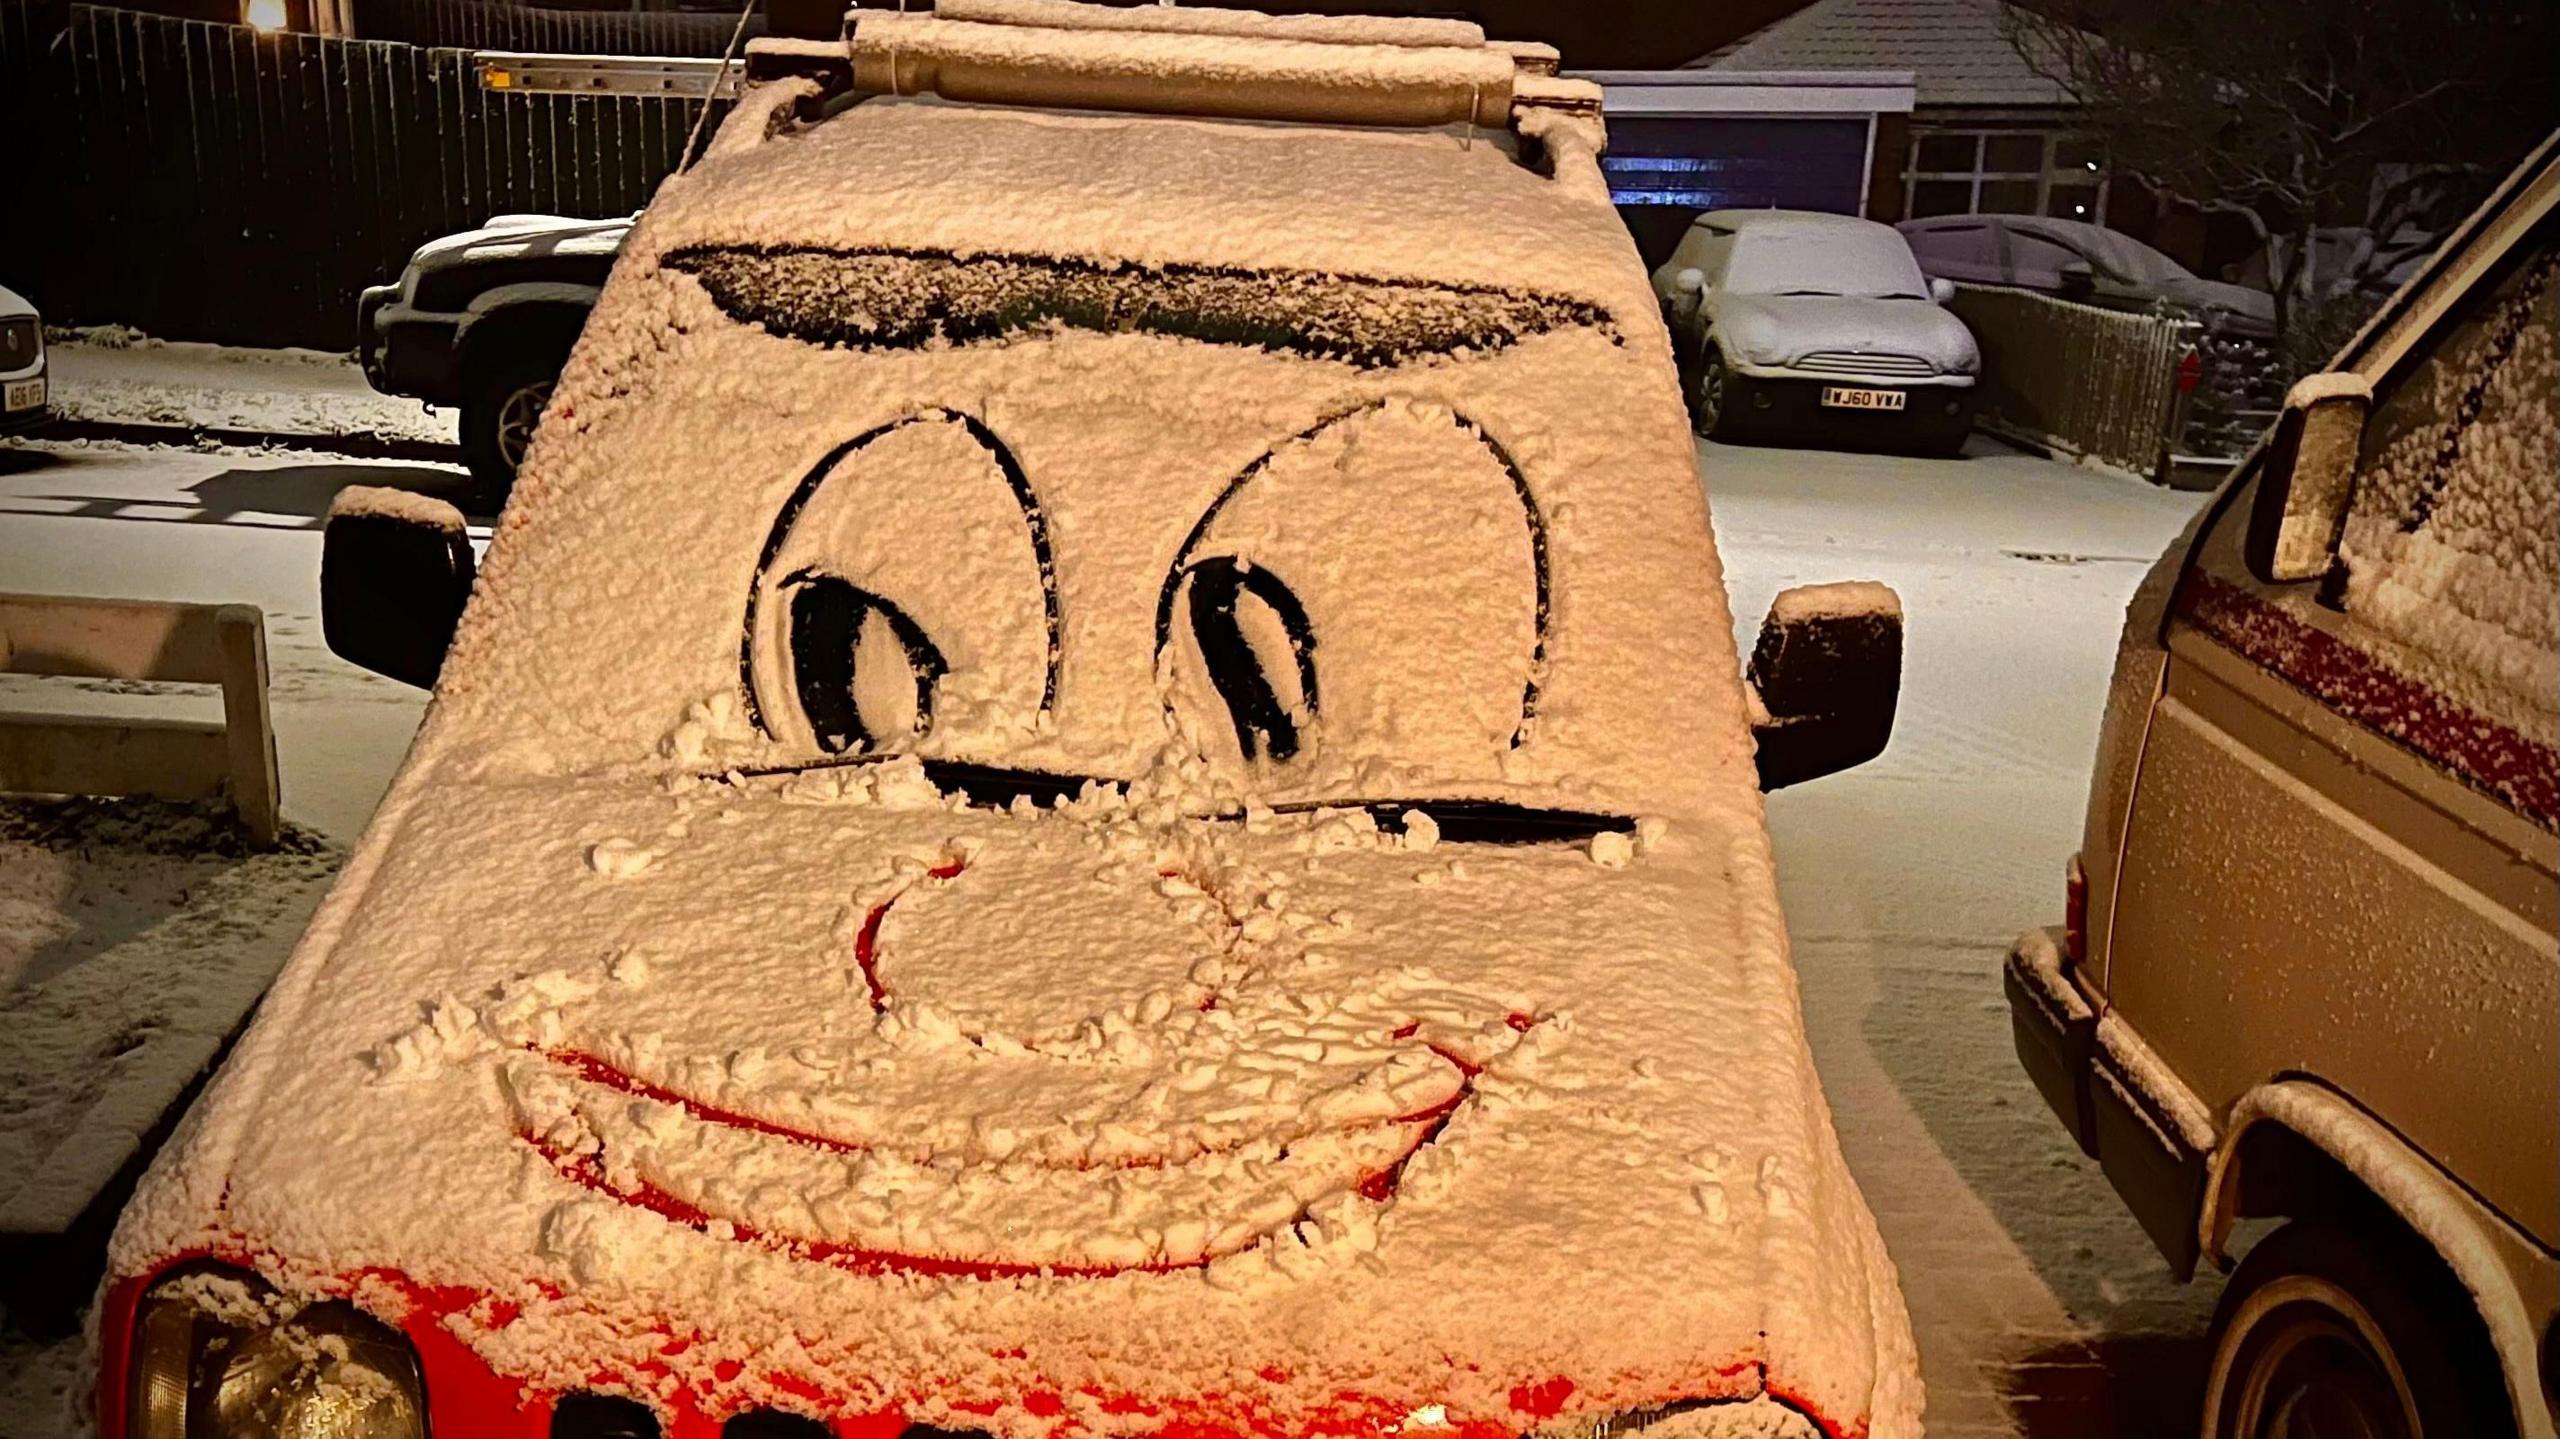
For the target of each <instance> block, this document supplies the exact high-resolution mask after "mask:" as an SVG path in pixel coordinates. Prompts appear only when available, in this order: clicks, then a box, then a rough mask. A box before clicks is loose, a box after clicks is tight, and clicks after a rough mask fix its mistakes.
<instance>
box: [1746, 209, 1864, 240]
mask: <svg viewBox="0 0 2560 1439" xmlns="http://www.w3.org/2000/svg"><path fill="white" fill-rule="evenodd" d="M1697 223H1698V224H1701V225H1713V226H1715V227H1716V228H1718V229H1723V230H1732V231H1734V232H1736V233H1741V232H1743V231H1746V230H1747V231H1749V232H1751V233H1753V234H1764V233H1771V232H1776V231H1784V230H1864V229H1874V230H1889V229H1891V228H1893V227H1892V226H1890V225H1885V224H1881V223H1879V222H1877V221H1874V220H1867V219H1861V218H1860V217H1858V216H1856V215H1834V214H1831V213H1829V212H1827V211H1823V210H1709V211H1707V212H1706V213H1705V214H1703V215H1700V216H1699V217H1698V219H1697Z"/></svg>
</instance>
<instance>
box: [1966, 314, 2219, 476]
mask: <svg viewBox="0 0 2560 1439" xmlns="http://www.w3.org/2000/svg"><path fill="white" fill-rule="evenodd" d="M1950 308H1952V309H1953V310H1954V311H1955V312H1956V315H1957V316H1958V317H1959V318H1961V319H1962V320H1963V321H1964V322H1965V324H1966V325H1967V326H1968V327H1970V328H1971V329H1972V331H1973V337H1974V340H1975V342H1976V343H1977V344H1979V345H1980V346H1981V348H1982V381H1981V384H1982V389H1981V395H1980V409H1979V411H1978V412H1977V413H1978V415H1979V423H1980V424H1981V425H1982V427H1983V428H1985V429H1988V430H1991V431H1993V432H1994V433H1998V434H2006V435H2009V436H2011V437H2013V438H2017V439H2022V440H2025V441H2028V442H2029V443H2032V444H2036V445H2040V446H2043V447H2046V448H2049V449H2054V450H2058V451H2061V452H2063V453H2065V454H2068V455H2072V456H2074V457H2078V458H2085V459H2090V460H2096V461H2098V462H2100V463H2103V464H2107V465H2112V466H2114V467H2116V468H2118V469H2122V470H2130V471H2132V472H2133V473H2135V474H2139V475H2145V476H2149V477H2151V478H2153V479H2160V480H2165V479H2167V478H2168V476H2169V467H2170V459H2171V457H2172V456H2173V455H2174V454H2175V453H2176V449H2177V446H2176V438H2177V436H2178V433H2179V431H2180V430H2181V429H2182V428H2183V422H2184V418H2185V417H2184V413H2183V411H2184V408H2185V407H2184V405H2183V404H2182V403H2181V401H2182V398H2183V397H2182V395H2181V394H2180V390H2179V384H2178V366H2179V363H2180V361H2182V360H2184V359H2185V358H2186V357H2187V355H2188V354H2189V353H2190V352H2191V351H2192V350H2193V349H2194V348H2195V343H2196V337H2197V335H2198V333H2199V327H2198V326H2197V325H2196V324H2195V323H2194V322H2192V321H2189V320H2180V319H2173V318H2170V317H2168V316H2163V315H2138V314H2127V313H2125V312H2123V311H2121V310H2109V309H2102V308H2100V307H2098V306H2096V305H2082V304H2075V303H2073V302H2072V301H2069V300H2056V299H2053V298H2051V297H2050V296H2045V295H2039V294H2035V293H2033V292H2032V291H2027V290H2010V289H1994V288H1989V287H1985V286H1977V285H1959V286H1957V287H1956V298H1955V303H1954V304H1953V305H1952V306H1951V307H1950Z"/></svg>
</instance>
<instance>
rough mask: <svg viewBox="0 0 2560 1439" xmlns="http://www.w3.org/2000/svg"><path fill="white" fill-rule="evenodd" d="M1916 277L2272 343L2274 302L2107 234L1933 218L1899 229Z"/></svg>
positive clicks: (2039, 223)
mask: <svg viewBox="0 0 2560 1439" xmlns="http://www.w3.org/2000/svg"><path fill="white" fill-rule="evenodd" d="M1896 228H1898V229H1900V230H1901V231H1902V235H1903V238H1904V239H1906V240H1908V241H1910V243H1911V253H1912V254H1914V255H1916V256H1918V257H1919V260H1920V269H1921V271H1922V272H1923V273H1925V274H1928V275H1930V276H1932V277H1934V278H1938V279H1945V280H1952V281H1955V282H1957V283H1959V284H1966V285H2004V286H2007V287H2009V288H2012V289H2020V290H2036V291H2040V292H2042V293H2044V294H2048V295H2059V296H2061V297H2063V298H2065V299H2072V300H2086V301H2088V302H2090V303H2091V304H2100V305H2111V306H2115V307H2117V308H2120V309H2153V308H2161V309H2168V310H2174V311H2177V312H2178V313H2181V314H2184V315H2188V316H2191V317H2193V318H2195V319H2197V320H2200V321H2208V322H2211V323H2214V324H2216V325H2217V326H2220V327H2224V328H2230V329H2233V330H2236V331H2241V332H2244V333H2248V334H2252V335H2256V336H2259V337H2261V338H2263V337H2265V336H2268V335H2272V334H2274V333H2275V321H2276V302H2275V297H2274V296H2272V295H2270V294H2268V293H2267V292H2266V291H2264V290H2253V289H2250V288H2249V287H2247V286H2245V285H2231V284H2225V283H2223V282H2222V281H2219V280H2206V279H2201V278H2199V277H2198V276H2196V275H2195V274H2194V273H2193V272H2191V271H2189V270H2188V269H2187V267H2186V266H2184V265H2181V264H2179V263H2178V262H2177V261H2175V260H2173V259H2170V258H2169V257H2168V256H2167V255H2164V254H2162V253H2160V252H2159V251H2158V250H2155V249H2153V248H2152V247H2151V246H2149V245H2146V244H2144V243H2143V242H2142V241H2140V240H2137V239H2135V238H2134V237H2132V236H2131V235H2128V234H2125V233H2124V232H2123V231H2121V230H2110V229H2108V228H2107V227H2105V226H2104V225H2093V224H2090V223H2089V222H2088V221H2086V220H2062V219H2056V218H2054V217H2052V216H2049V215H1937V216H1932V217H1931V218H1929V219H1925V220H1905V221H1903V222H1902V223H1901V225H1899V226H1898V227H1896Z"/></svg>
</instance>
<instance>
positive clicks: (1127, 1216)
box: [500, 810, 1558, 1279]
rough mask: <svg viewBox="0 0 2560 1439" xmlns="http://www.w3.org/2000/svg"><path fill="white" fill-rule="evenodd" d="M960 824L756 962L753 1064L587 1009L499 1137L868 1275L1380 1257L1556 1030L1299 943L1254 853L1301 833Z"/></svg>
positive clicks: (748, 1238) (687, 1214) (614, 1195)
mask: <svg viewBox="0 0 2560 1439" xmlns="http://www.w3.org/2000/svg"><path fill="white" fill-rule="evenodd" d="M983 823H984V824H986V825H988V826H991V827H993V829H994V830H995V833H994V834H993V835H992V836H990V835H988V834H983V833H982V834H980V835H976V836H972V837H971V838H970V839H969V840H968V841H966V842H960V843H954V844H953V845H951V846H949V847H948V848H947V850H946V851H945V852H943V853H941V854H940V855H938V856H936V857H933V858H930V859H928V858H925V857H921V856H915V855H901V856H899V857H898V858H897V859H896V860H894V861H893V862H892V863H890V864H889V865H887V866H885V867H884V869H883V871H882V872H881V875H880V876H879V877H878V878H877V880H876V882H873V883H870V884H867V885H865V886H863V887H862V889H861V890H860V891H859V893H858V894H857V896H856V898H857V901H858V902H857V904H856V905H854V906H852V907H851V908H850V909H849V910H848V923H847V924H846V925H844V926H842V929H841V932H840V933H839V934H838V935H837V936H836V942H837V943H839V944H841V946H842V947H843V949H844V950H845V951H846V953H845V954H843V955H842V957H841V958H842V960H843V961H845V962H839V963H836V964H833V965H829V964H806V965H802V966H798V967H795V968H788V969H786V968H777V967H775V966H764V967H762V968H760V969H759V970H758V972H757V982H758V983H759V984H760V985H788V986H795V987H798V988H799V989H801V990H802V991H804V992H803V993H800V994H797V995H794V996H791V997H789V998H788V1000H787V1002H782V1003H780V1004H779V1007H778V1009H776V1010H775V1011H773V1012H777V1013H783V1014H788V1015H791V1016H793V1019H792V1020H791V1021H790V1023H791V1025H792V1027H793V1029H794V1032H793V1033H791V1034H767V1035H765V1036H764V1038H765V1039H766V1041H767V1042H766V1043H765V1044H763V1045H761V1046H758V1047H756V1048H755V1049H754V1050H753V1051H732V1052H727V1053H720V1052H718V1048H717V1046H716V1044H711V1043H706V1036H705V1035H700V1034H685V1033H674V1032H669V1033H657V1034H652V1035H650V1036H647V1037H646V1038H637V1037H635V1036H632V1035H630V1034H628V1033H620V1032H616V1031H614V1030H613V1029H611V1028H609V1027H608V1026H609V1024H610V1019H609V1016H610V1015H611V1014H612V1013H613V1012H614V1011H613V1009H612V1007H611V1005H610V1003H608V1002H605V1001H601V1000H600V1001H598V1002H596V1003H593V1004H590V1003H588V1002H587V999H588V996H586V995H583V994H581V995H572V996H570V997H569V999H568V1000H567V1001H566V1003H565V1004H564V1005H563V1007H562V1008H561V1010H560V1011H559V1013H558V1018H557V1022H556V1023H546V1024H545V1025H543V1026H540V1027H538V1028H536V1029H533V1030H529V1031H528V1030H524V1029H519V1030H517V1031H516V1033H517V1034H518V1035H519V1038H518V1039H517V1040H516V1042H515V1047H514V1048H513V1049H512V1050H510V1051H509V1052H507V1053H506V1054H505V1055H504V1056H503V1057H502V1058H501V1060H500V1066H501V1074H502V1077H503V1079H504V1086H505V1090H506V1093H507V1096H508V1099H509V1102H510V1106H511V1110H512V1122H513V1123H514V1125H515V1128H516V1132H517V1134H518V1136H519V1138H521V1139H522V1140H523V1141H524V1143H526V1144H527V1145H528V1146H529V1147H530V1148H531V1149H532V1150H533V1151H534V1152H536V1153H538V1154H539V1155H540V1156H542V1158H543V1159H544V1160H545V1161H547V1162H548V1164H549V1165H550V1167H551V1168H552V1169H553V1170H555V1171H556V1172H557V1173H558V1174H560V1175H561V1176H563V1177H564V1178H566V1179H568V1180H570V1181H572V1182H574V1183H575V1184H577V1185H578V1186H580V1188H581V1189H583V1190H585V1191H589V1192H591V1193H592V1194H596V1195H601V1196H604V1197H605V1198H607V1199H610V1200H612V1201H616V1202H618V1203H620V1204H622V1205H625V1206H629V1207H631V1208H634V1209H637V1210H641V1211H644V1212H647V1213H650V1214H653V1215H656V1216H658V1217H660V1218H662V1219H665V1220H668V1221H670V1222H673V1223H677V1224H680V1225H684V1226H686V1227H689V1228H693V1229H695V1230H698V1231H700V1232H703V1233H705V1234H708V1235H710V1236H712V1237H714V1238H719V1239H725V1240H732V1241H736V1242H741V1243H749V1244H754V1245H758V1246H762V1247H765V1248H769V1249H774V1250H778V1251H780V1252H783V1253H787V1254H789V1255H792V1256H794V1257H796V1258H799V1259H802V1260H806V1261H810V1262H815V1263H823V1264H828V1265H831V1266H835V1267H839V1268H845V1269H850V1270H853V1271H855V1272H859V1273H866V1274H917V1275H928V1276H939V1277H949V1278H961V1279H1009V1278H1018V1277H1026V1276H1032V1275H1049V1276H1063V1277H1099V1276H1105V1275H1111V1274H1118V1273H1125V1272H1170V1271H1177V1270H1184V1269H1195V1268H1202V1267H1205V1266H1207V1265H1209V1264H1211V1263H1213V1262H1215V1261H1216V1260H1218V1259H1221V1258H1224V1257H1227V1256H1231V1255H1237V1254H1241V1253H1243V1252H1245V1251H1247V1250H1251V1249H1254V1248H1255V1247H1257V1246H1260V1245H1262V1244H1264V1243H1265V1242H1266V1241H1269V1240H1273V1239H1275V1238H1279V1237H1282V1236H1284V1235H1286V1236H1287V1237H1288V1238H1289V1240H1290V1243H1291V1244H1292V1246H1293V1247H1295V1248H1299V1249H1304V1248H1308V1247H1310V1246H1312V1245H1315V1244H1317V1243H1319V1242H1324V1241H1340V1242H1342V1243H1347V1244H1349V1245H1350V1246H1352V1248H1353V1250H1355V1251H1356V1250H1359V1249H1364V1248H1367V1247H1369V1246H1371V1245H1374V1243H1375V1242H1376V1233H1375V1231H1376V1225H1377V1222H1378V1221H1379V1219H1380V1218H1381V1217H1382V1216H1383V1214H1384V1212H1385V1210H1386V1208H1387V1207H1388V1206H1391V1205H1393V1204H1395V1203H1396V1202H1398V1201H1399V1200H1400V1198H1401V1196H1402V1195H1403V1193H1404V1190H1405V1187H1406V1177H1407V1173H1408V1170H1409V1168H1410V1166H1411V1165H1412V1164H1413V1163H1414V1162H1415V1161H1416V1159H1417V1158H1418V1157H1419V1156H1421V1155H1422V1154H1424V1153H1425V1152H1426V1151H1428V1150H1430V1149H1431V1148H1432V1147H1433V1146H1434V1145H1435V1144H1436V1142H1437V1141H1438V1140H1439V1139H1440V1138H1441V1136H1442V1134H1443V1132H1444V1131H1445V1130H1446V1129H1447V1128H1448V1127H1449V1126H1450V1125H1451V1124H1452V1123H1453V1122H1455V1121H1456V1120H1458V1119H1459V1118H1460V1116H1462V1115H1463V1113H1464V1112H1465V1110H1466V1109H1467V1107H1468V1106H1469V1105H1470V1104H1471V1103H1474V1102H1475V1101H1476V1100H1477V1099H1478V1098H1479V1095H1480V1092H1481V1087H1482V1085H1483V1084H1484V1083H1486V1082H1489V1076H1490V1075H1493V1074H1500V1075H1502V1076H1503V1082H1504V1083H1505V1084H1507V1085H1510V1086H1512V1087H1514V1088H1515V1089H1516V1088H1517V1086H1519V1085H1521V1084H1524V1083H1528V1082H1529V1080H1528V1079H1527V1077H1526V1076H1527V1075H1528V1074H1529V1073H1530V1072H1531V1071H1533V1070H1534V1068H1535V1066H1536V1063H1537V1056H1538V1054H1539V1053H1540V1052H1541V1051H1542V1050H1543V1049H1544V1048H1546V1047H1548V1046H1549V1045H1551V1044H1552V1043H1554V1042H1555V1041H1556V1039H1557V1037H1558V1031H1557V1026H1555V1025H1554V1024H1553V1023H1552V1022H1551V1021H1550V1020H1548V1019H1545V1018H1541V1017H1538V1016H1537V1015H1536V1014H1535V1013H1534V1009H1535V1006H1533V1005H1527V1004H1523V1003H1520V1002H1519V1001H1518V999H1517V997H1510V998H1506V997H1505V996H1502V995H1499V994H1495V993H1489V992H1479V991H1476V990H1473V989H1472V988H1471V987H1469V986H1467V985H1465V984H1463V983H1457V984H1452V983H1446V982H1442V981H1438V980H1434V979H1432V978H1430V977H1428V976H1427V975H1425V974H1423V973H1422V972H1420V971H1417V970H1412V969H1409V968H1408V969H1392V970H1390V971H1389V972H1387V973H1385V974H1375V973H1370V972H1367V969H1366V967H1365V966H1362V965H1357V964H1352V965H1327V964H1325V963H1324V962H1323V961H1322V959H1321V958H1320V957H1311V951H1310V947H1309V946H1310V941H1309V940H1308V938H1307V937H1306V936H1307V934H1308V932H1309V930H1310V928H1311V927H1310V926H1309V925H1308V924H1307V923H1306V922H1305V917H1304V916H1294V915H1291V914H1289V913H1288V905H1287V896H1286V890H1285V886H1284V885H1283V883H1282V882H1281V881H1280V879H1279V878H1277V876H1276V873H1275V872H1274V871H1271V870H1269V869H1266V868H1264V867H1263V866H1262V865H1261V864H1260V863H1258V862H1257V859H1256V858H1255V856H1257V855H1259V854H1262V853H1265V852H1274V853H1282V854H1286V853H1297V852H1300V850H1299V846H1300V844H1301V843H1302V842H1312V841H1313V839H1314V838H1315V836H1314V830H1315V829H1316V828H1317V824H1316V822H1313V821H1307V822H1304V823H1302V824H1301V825H1300V827H1299V829H1300V832H1299V833H1297V834H1295V835H1294V836H1290V837H1284V838H1281V839H1280V841H1279V842H1278V843H1277V844H1276V845H1275V844H1274V842H1273V838H1274V837H1273V836H1271V835H1268V834H1266V835H1262V836H1258V837H1248V836H1246V835H1245V834H1244V833H1243V832H1242V831H1240V830H1239V829H1237V828H1236V827H1234V826H1228V825H1221V824H1215V823H1210V822H1202V821H1182V822H1179V823H1177V824H1176V825H1174V826H1173V827H1171V828H1170V829H1167V828H1166V827H1164V826H1162V825H1160V824H1155V823H1150V822H1147V821H1145V820H1141V819H1137V818H1135V817H1133V816H1131V815H1130V814H1129V813H1128V812H1127V811H1126V810H1118V811H1112V812H1106V813H1103V814H1099V815H1096V814H1084V813H1075V812H1067V813H1054V812H1053V813H1044V814H1041V815H1038V816H1033V817H1029V818H1013V817H1005V818H1001V819H999V818H995V817H989V818H988V819H987V820H985V821H984V822H983ZM1370 838H1371V840H1372V841H1373V844H1372V845H1371V846H1370V851H1369V852H1370V853H1371V855H1373V856H1374V857H1375V858H1376V859H1377V861H1379V862H1382V863H1392V862H1393V858H1392V857H1393V856H1395V855H1397V854H1399V853H1401V850H1400V849H1399V847H1398V846H1397V845H1396V844H1395V843H1394V842H1393V841H1392V840H1390V839H1388V838H1387V837H1385V836H1381V835H1378V834H1376V833H1375V832H1374V831H1373V832H1371V834H1370ZM855 913H858V915H859V918H858V919H854V918H852V916H853V915H854V914H855ZM1327 928H1328V929H1330V930H1332V931H1335V932H1336V937H1337V938H1338V937H1339V932H1340V917H1338V918H1337V920H1336V921H1335V922H1333V923H1331V924H1330V925H1328V926H1327ZM766 997H767V998H768V999H779V998H780V997H777V996H771V995H768V996H766ZM829 1014H833V1015H835V1016H837V1017H838V1018H839V1019H841V1018H843V1017H845V1016H848V1015H853V1016H860V1015H867V1016H868V1019H869V1024H868V1025H867V1026H863V1025H859V1024H848V1023H838V1024H834V1025H830V1024H829V1023H828V1022H827V1021H826V1018H825V1017H826V1016H827V1015H829ZM697 1049H711V1050H713V1053H710V1054H704V1053H699V1052H695V1053H692V1054H690V1055H689V1056H688V1053H687V1051H689V1050H697ZM784 1050H787V1051H788V1057H785V1055H784V1054H782V1053H778V1052H776V1051H784ZM867 1084H868V1085H871V1086H875V1087H876V1088H877V1090H878V1093H877V1094H866V1093H865V1092H864V1091H865V1088H866V1085H867ZM899 1096H904V1097H905V1098H906V1099H909V1100H912V1099H913V1098H916V1097H921V1096H930V1098H931V1101H932V1102H931V1103H929V1104H927V1105H923V1106H916V1107H911V1108H909V1107H901V1100H900V1098H899Z"/></svg>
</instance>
